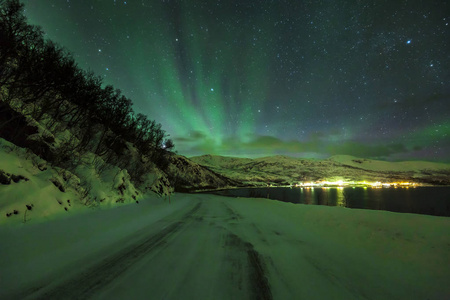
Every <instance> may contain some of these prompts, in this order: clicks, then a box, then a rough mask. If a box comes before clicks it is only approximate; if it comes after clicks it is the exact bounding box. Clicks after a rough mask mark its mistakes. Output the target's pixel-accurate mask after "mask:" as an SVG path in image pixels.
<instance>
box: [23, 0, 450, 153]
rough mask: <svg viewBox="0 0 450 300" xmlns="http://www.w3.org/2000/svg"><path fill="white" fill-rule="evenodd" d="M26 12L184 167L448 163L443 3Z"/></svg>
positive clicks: (221, 4)
mask: <svg viewBox="0 0 450 300" xmlns="http://www.w3.org/2000/svg"><path fill="white" fill-rule="evenodd" d="M23 2H24V3H25V5H26V12H25V14H26V16H27V17H28V18H29V21H30V22H31V23H33V24H37V25H40V26H42V29H43V30H44V32H45V33H46V34H47V36H48V38H50V39H52V40H54V41H56V42H58V43H59V44H61V45H63V46H64V47H66V48H67V49H69V50H70V51H71V52H72V53H73V56H74V57H75V58H76V60H77V62H78V64H79V66H80V67H82V68H84V69H91V70H93V71H94V72H95V73H96V74H98V75H102V76H103V77H104V82H105V83H106V84H112V85H114V86H115V87H116V88H119V89H121V90H122V91H123V93H124V94H125V95H126V96H128V97H130V98H131V99H132V100H133V102H134V109H135V111H136V112H139V113H144V114H146V115H148V116H149V118H151V119H155V120H156V121H157V122H160V123H161V124H162V125H163V128H164V129H165V130H166V131H167V132H168V133H169V134H170V136H171V137H172V138H173V139H174V142H175V145H176V149H177V150H178V152H179V153H180V154H183V155H187V156H190V155H200V154H207V153H209V154H219V155H229V156H247V157H258V156H267V155H275V154H285V155H289V156H297V157H299V156H301V157H328V156H330V155H335V154H349V155H354V156H360V157H369V158H381V159H389V160H398V159H422V160H435V161H447V162H448V161H450V138H449V134H450V49H449V42H448V41H450V34H449V30H450V25H449V22H450V16H449V15H448V12H449V11H450V5H449V4H448V3H447V2H445V1H426V0H423V1H406V0H399V1H389V0H381V1H367V0H363V1H350V0H342V1H337V0H336V1H256V0H229V1H228V0H222V1H220V0H215V1H206V0H203V1H198V0H178V1H176V0H166V1H161V0H157V1H156V0H155V1H141V0H140V1H133V0H129V1H115V0H96V1H83V0H80V1H75V0H64V1H62V0H59V1H51V0H27V1H23Z"/></svg>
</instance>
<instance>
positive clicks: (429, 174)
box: [190, 155, 450, 185]
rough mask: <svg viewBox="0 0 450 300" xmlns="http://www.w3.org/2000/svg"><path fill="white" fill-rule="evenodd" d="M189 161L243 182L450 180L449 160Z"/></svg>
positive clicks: (345, 157) (199, 158) (207, 158)
mask: <svg viewBox="0 0 450 300" xmlns="http://www.w3.org/2000/svg"><path fill="white" fill-rule="evenodd" d="M190 159H191V160H192V161H194V162H196V163H198V164H200V165H203V166H206V167H208V168H210V169H211V170H213V171H215V172H217V173H219V174H222V175H224V176H227V177H229V178H231V179H233V180H235V181H238V182H240V183H241V184H243V185H261V184H264V185H265V184H273V185H289V184H295V183H298V182H299V181H317V180H330V181H334V180H343V181H364V180H366V181H381V182H386V181H413V182H417V183H426V184H446V185H447V184H450V164H445V163H433V162H423V161H405V162H387V161H379V160H371V159H363V158H357V157H353V156H348V155H338V156H332V157H330V158H328V159H325V160H315V159H301V158H293V157H288V156H270V157H262V158H256V159H249V158H236V157H223V156H214V155H203V156H196V157H191V158H190Z"/></svg>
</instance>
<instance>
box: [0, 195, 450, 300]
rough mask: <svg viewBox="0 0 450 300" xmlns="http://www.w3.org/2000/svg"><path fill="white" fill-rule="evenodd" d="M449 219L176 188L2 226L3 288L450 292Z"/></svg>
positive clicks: (326, 294) (233, 294) (351, 294)
mask: <svg viewBox="0 0 450 300" xmlns="http://www.w3.org/2000/svg"><path fill="white" fill-rule="evenodd" d="M449 233H450V219H448V218H445V217H434V216H425V215H414V214H398V213H391V212H386V211H371V210H357V209H345V208H340V207H324V206H309V205H299V204H290V203H282V202H278V201H271V200H267V199H246V198H226V197H220V196H214V195H206V194H203V195H200V194H176V195H174V196H172V199H171V202H170V203H169V201H168V199H167V200H166V201H164V200H163V199H162V198H157V197H153V198H147V199H142V200H141V201H140V202H139V204H129V205H124V206H121V207H116V208H112V209H106V210H92V211H87V212H86V211H84V212H83V213H82V214H81V213H80V214H75V213H74V214H72V215H71V216H69V217H67V218H59V219H55V220H51V221H48V222H41V223H35V224H33V223H32V222H29V223H26V224H17V223H15V224H9V225H6V224H4V225H2V226H1V227H0V241H1V244H0V283H1V288H0V299H75V298H76V299H85V298H89V299H251V298H254V299H449V297H450V286H449V285H448V282H449V279H450V271H449V268H448V266H449V262H450V254H449V245H450V235H449Z"/></svg>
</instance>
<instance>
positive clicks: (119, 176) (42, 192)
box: [0, 139, 166, 224]
mask: <svg viewBox="0 0 450 300" xmlns="http://www.w3.org/2000/svg"><path fill="white" fill-rule="evenodd" d="M97 166H102V169H101V170H99V169H98V167H97ZM148 176H152V174H149V175H148ZM154 177H155V178H153V181H152V182H151V183H149V187H150V188H147V189H145V190H144V191H143V192H141V191H139V190H138V189H137V188H136V187H135V186H134V184H133V183H132V182H131V178H130V175H129V174H128V172H127V170H123V169H120V168H118V167H116V166H112V165H107V164H104V163H103V161H102V159H101V158H100V157H98V156H95V155H94V154H92V153H90V154H87V155H85V157H83V158H82V159H81V161H80V164H79V165H78V166H77V167H76V169H75V170H74V172H73V173H72V172H70V171H67V170H65V169H62V168H59V167H56V166H53V165H51V164H49V163H48V162H47V161H45V160H43V159H41V158H40V157H38V156H37V155H35V154H33V153H31V151H29V150H27V149H25V148H21V147H18V146H16V145H14V144H12V143H10V142H8V141H5V140H4V139H0V224H5V223H8V224H18V223H27V224H28V223H29V222H33V223H34V222H42V221H46V220H50V219H52V218H58V217H63V216H65V215H67V214H74V213H77V212H84V211H86V210H88V209H89V208H95V207H100V206H101V207H103V208H110V207H115V206H118V205H123V204H131V203H136V202H138V201H139V200H140V199H141V198H142V197H143V196H144V193H145V194H148V195H151V194H154V192H155V191H157V192H160V191H162V192H165V191H166V190H165V189H164V188H166V187H165V186H164V182H163V183H161V182H162V179H161V178H160V177H161V176H159V177H158V176H157V175H155V176H154ZM163 179H164V178H163ZM157 184H159V185H157ZM154 186H156V187H157V189H156V188H154Z"/></svg>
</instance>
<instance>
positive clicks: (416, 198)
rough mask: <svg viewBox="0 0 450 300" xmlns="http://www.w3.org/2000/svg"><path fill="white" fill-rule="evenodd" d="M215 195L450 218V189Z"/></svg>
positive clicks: (256, 190) (260, 191) (257, 190)
mask: <svg viewBox="0 0 450 300" xmlns="http://www.w3.org/2000/svg"><path fill="white" fill-rule="evenodd" d="M214 193H215V194H219V195H223V196H232V197H247V198H269V199H273V200H280V201H284V202H292V203H301V204H314V205H328V206H345V207H349V208H362V209H376V210H387V211H393V212H403V213H415V214H425V215H433V216H447V217H449V216H450V187H416V188H371V187H367V188H365V187H346V188H298V187H297V188H243V189H232V190H224V191H217V192H214Z"/></svg>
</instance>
